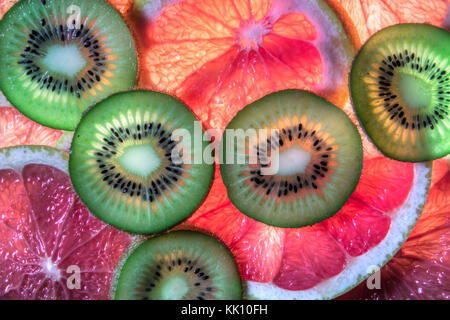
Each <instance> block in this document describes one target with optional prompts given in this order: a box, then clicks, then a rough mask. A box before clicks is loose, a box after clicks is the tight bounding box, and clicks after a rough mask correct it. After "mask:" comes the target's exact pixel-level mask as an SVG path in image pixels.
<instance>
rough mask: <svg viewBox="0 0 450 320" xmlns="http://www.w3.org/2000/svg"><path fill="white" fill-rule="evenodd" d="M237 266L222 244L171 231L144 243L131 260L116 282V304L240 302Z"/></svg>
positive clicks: (192, 233)
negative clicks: (196, 301) (170, 301)
mask: <svg viewBox="0 0 450 320" xmlns="http://www.w3.org/2000/svg"><path fill="white" fill-rule="evenodd" d="M241 298H242V286H241V280H240V277H239V272H238V269H237V266H236V263H235V261H234V259H233V257H232V255H231V254H230V252H229V251H228V250H227V248H226V247H225V246H224V245H223V244H222V243H221V242H219V241H218V240H216V239H215V238H213V237H210V236H208V235H205V234H203V233H199V232H194V231H173V232H170V233H167V234H164V235H160V236H157V237H154V238H150V239H149V240H146V241H145V242H143V243H142V244H141V245H139V246H138V247H137V248H136V249H135V250H134V251H133V252H132V253H131V254H130V255H129V257H128V258H127V260H126V262H125V264H124V265H123V267H122V269H121V271H120V275H119V278H118V281H117V287H116V291H115V299H117V300H238V299H241Z"/></svg>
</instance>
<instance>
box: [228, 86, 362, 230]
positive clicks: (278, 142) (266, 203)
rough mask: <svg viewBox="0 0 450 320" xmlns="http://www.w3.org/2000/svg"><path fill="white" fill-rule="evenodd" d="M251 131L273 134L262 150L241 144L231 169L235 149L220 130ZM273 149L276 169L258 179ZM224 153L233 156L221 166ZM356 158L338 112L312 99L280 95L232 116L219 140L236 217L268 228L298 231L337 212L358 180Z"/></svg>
mask: <svg viewBox="0 0 450 320" xmlns="http://www.w3.org/2000/svg"><path fill="white" fill-rule="evenodd" d="M251 129H254V130H260V129H263V130H268V129H271V130H273V129H275V130H278V134H275V133H274V134H273V135H272V134H271V133H269V134H270V135H271V136H270V137H269V138H268V139H267V144H266V145H265V146H264V145H263V144H261V145H259V144H252V145H251V144H249V146H250V147H246V150H245V153H246V157H245V161H241V163H239V162H238V160H237V155H238V154H239V149H238V146H237V143H235V142H231V143H230V141H229V139H230V136H229V135H228V134H227V131H228V130H232V131H230V132H237V131H236V130H243V131H241V132H247V131H248V130H251ZM258 139H261V138H258ZM234 140H235V139H234ZM261 140H263V139H261ZM263 142H264V141H263ZM228 144H230V145H231V146H232V147H230V146H227V145H228ZM259 146H262V147H259ZM274 146H276V147H278V148H279V155H280V156H279V169H278V171H277V172H273V173H271V174H268V172H265V173H264V174H263V172H262V171H263V170H262V169H264V168H266V169H267V167H268V164H267V161H264V162H263V161H262V159H263V158H264V157H266V160H267V156H268V155H269V153H270V152H272V151H271V150H273V148H274ZM252 148H257V150H254V151H253V154H255V153H256V154H257V155H258V161H254V160H253V161H251V154H252V152H251V149H252ZM230 150H232V151H233V152H234V153H235V154H236V158H235V159H233V160H234V161H232V162H231V163H230V161H229V160H227V159H226V158H228V155H229V152H230ZM255 151H257V152H255ZM241 154H242V152H241ZM362 157H363V154H362V144H361V136H360V135H359V132H358V130H357V129H356V127H355V125H354V124H353V123H352V122H351V121H350V119H349V118H348V117H347V115H346V114H345V113H344V112H343V111H342V110H340V109H339V108H338V107H336V106H334V105H332V104H331V103H329V102H327V101H326V100H324V99H322V98H320V97H318V96H316V95H315V94H313V93H310V92H306V91H301V90H285V91H280V92H276V93H272V94H269V95H267V96H265V97H263V98H262V99H260V100H258V101H256V102H254V103H252V104H250V105H248V106H247V107H245V108H244V109H243V110H241V111H240V112H239V113H238V114H237V115H236V116H235V117H234V119H233V120H232V121H231V122H230V124H229V125H228V126H227V128H226V131H225V134H224V137H223V140H222V146H221V161H222V163H223V164H221V166H220V170H221V174H222V178H223V181H224V183H225V186H226V188H227V192H228V196H229V198H230V200H231V202H232V203H233V204H234V205H235V206H236V207H237V208H238V209H239V210H240V211H241V212H242V213H244V214H245V215H247V216H249V217H251V218H253V219H255V220H258V221H261V222H263V223H266V224H269V225H273V226H277V227H285V228H298V227H303V226H306V225H312V224H314V223H317V222H320V221H322V220H325V219H327V218H329V217H331V216H332V215H334V214H335V213H336V212H337V211H338V210H339V209H340V208H341V207H342V206H343V205H344V203H345V202H346V201H347V200H348V198H349V197H350V195H351V194H352V192H353V191H354V189H355V188H356V185H357V183H358V181H359V177H360V175H361V169H362ZM230 158H232V157H230ZM269 158H270V157H269ZM272 159H274V158H272ZM271 161H272V160H271ZM273 161H276V160H273ZM271 163H272V162H271ZM272 164H273V163H272ZM269 166H270V165H269Z"/></svg>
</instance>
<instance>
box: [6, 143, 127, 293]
mask: <svg viewBox="0 0 450 320" xmlns="http://www.w3.org/2000/svg"><path fill="white" fill-rule="evenodd" d="M67 160H68V155H67V154H65V153H63V152H61V151H58V150H56V149H53V148H49V147H44V146H20V147H11V148H4V149H1V150H0V217H1V218H0V299H107V298H108V297H109V287H110V282H111V278H112V275H113V270H114V267H115V265H116V263H117V261H118V260H119V258H120V255H121V254H122V252H123V251H124V250H125V249H126V247H127V246H128V245H129V244H130V243H131V240H132V239H131V236H130V235H128V234H126V233H124V232H121V231H118V230H116V229H114V228H113V227H111V226H108V225H106V224H104V223H103V222H101V221H100V220H98V219H97V218H95V217H93V216H92V215H91V214H90V213H89V211H88V210H87V208H86V207H85V206H84V205H83V204H82V203H81V201H80V199H79V198H78V196H77V195H76V194H75V192H74V191H73V189H72V185H71V183H70V178H69V175H68V173H67V172H68V162H67Z"/></svg>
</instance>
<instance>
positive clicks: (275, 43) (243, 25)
mask: <svg viewBox="0 0 450 320" xmlns="http://www.w3.org/2000/svg"><path fill="white" fill-rule="evenodd" d="M330 3H331V1H330ZM337 6H338V5H337V4H335V3H334V2H333V8H334V7H337ZM135 9H136V10H135V12H134V18H135V20H134V21H137V24H138V25H137V31H138V33H139V40H140V44H141V58H142V61H141V66H142V72H141V75H142V78H141V85H142V86H143V87H145V88H149V89H153V90H157V91H164V92H166V93H169V94H172V95H175V96H177V97H178V98H180V99H181V100H183V101H184V102H186V103H187V104H188V105H189V106H190V107H191V108H192V109H193V111H194V112H195V113H196V114H197V115H198V116H199V118H200V119H201V120H202V121H204V122H205V124H206V125H207V126H209V127H210V128H215V129H218V130H221V129H223V128H224V127H225V126H226V124H227V123H228V121H229V120H230V119H231V118H232V117H233V116H234V115H235V113H236V112H237V111H239V110H240V109H241V108H243V107H244V106H245V105H247V104H248V103H250V102H253V101H255V100H257V99H259V98H261V97H262V96H264V95H266V94H268V93H270V92H273V91H278V90H282V89H289V88H298V89H309V90H312V91H314V92H316V93H318V94H319V95H322V96H324V97H326V98H328V99H330V100H331V101H333V102H335V103H338V104H341V105H343V104H344V103H345V101H346V99H347V97H348V90H346V88H347V71H348V69H349V64H350V62H351V60H352V58H353V55H354V52H355V51H354V50H355V49H354V47H355V46H356V44H355V43H353V42H359V41H358V40H355V41H353V40H352V37H354V35H353V33H351V32H349V29H350V28H351V27H349V26H350V25H351V23H349V22H348V21H349V19H348V18H346V17H345V18H343V19H342V20H340V19H339V17H343V16H344V15H345V12H344V10H333V9H332V8H331V6H330V5H329V4H328V2H327V1H323V0H310V1H299V0H258V1H247V0H224V1H216V0H181V1H171V0H166V1H138V2H136V4H135ZM341 21H345V22H346V23H343V22H341ZM350 34H351V35H352V36H350ZM353 39H355V38H353Z"/></svg>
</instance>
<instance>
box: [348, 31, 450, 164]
mask: <svg viewBox="0 0 450 320" xmlns="http://www.w3.org/2000/svg"><path fill="white" fill-rule="evenodd" d="M449 54H450V34H449V33H448V32H447V31H445V30H443V29H441V28H437V27H434V26H430V25H426V24H398V25H395V26H391V27H388V28H386V29H383V30H381V31H379V32H377V33H376V34H375V35H373V36H372V37H371V38H370V39H369V40H368V41H367V42H366V43H365V44H364V46H363V47H362V49H361V50H360V51H359V53H358V55H357V56H356V58H355V61H354V63H353V65H352V70H351V75H350V84H351V93H352V101H353V105H354V108H355V112H356V114H357V116H358V118H359V120H360V122H361V125H362V126H363V127H364V129H365V131H366V132H367V134H368V136H369V137H370V139H371V140H372V141H373V143H374V144H375V145H376V146H377V148H378V149H380V151H381V152H383V153H384V154H385V155H387V156H388V157H390V158H393V159H397V160H400V161H410V162H419V161H428V160H434V159H438V158H441V157H443V156H446V155H447V154H448V153H449V152H450V139H449V138H450V129H449V127H450V118H449V113H448V111H449V106H450V105H449V101H450V99H449V92H448V90H447V89H448V87H449V85H450V78H449V76H448V74H449V73H450V65H449V63H448V59H447V57H448V55H449Z"/></svg>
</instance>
